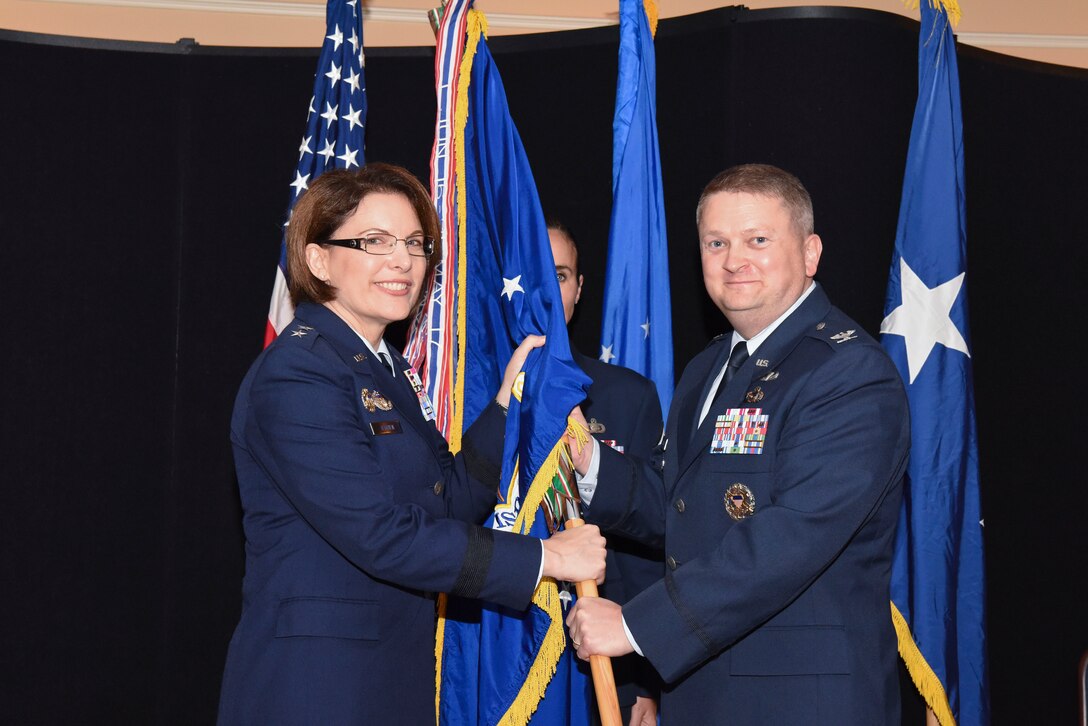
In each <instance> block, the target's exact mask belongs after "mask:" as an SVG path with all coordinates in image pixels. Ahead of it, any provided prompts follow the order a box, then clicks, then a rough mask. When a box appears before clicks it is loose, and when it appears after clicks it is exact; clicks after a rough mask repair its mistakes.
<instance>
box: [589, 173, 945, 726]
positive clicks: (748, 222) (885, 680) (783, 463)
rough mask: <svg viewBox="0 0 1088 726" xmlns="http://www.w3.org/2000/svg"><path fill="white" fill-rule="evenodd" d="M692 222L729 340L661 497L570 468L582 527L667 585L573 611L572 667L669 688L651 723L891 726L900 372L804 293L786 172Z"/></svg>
mask: <svg viewBox="0 0 1088 726" xmlns="http://www.w3.org/2000/svg"><path fill="white" fill-rule="evenodd" d="M696 219H697V224H698V229H699V249H700V258H701V262H702V269H703V281H704V284H705V285H706V289H707V293H708V294H709V295H710V298H711V299H712V300H713V301H714V303H715V304H716V305H717V306H718V308H719V309H720V310H721V311H722V313H723V314H724V315H725V317H726V319H727V320H728V321H729V323H730V325H731V326H732V328H733V330H732V333H731V334H726V335H724V336H720V337H719V338H717V339H715V341H714V342H713V343H712V344H711V345H710V346H709V347H708V348H707V350H705V351H704V352H703V353H701V354H700V355H698V356H696V357H695V358H694V359H693V360H692V362H691V363H690V364H689V365H688V367H687V369H686V370H685V371H684V375H683V377H682V378H681V380H680V383H679V386H678V387H677V389H676V394H675V397H674V398H673V403H672V406H671V410H670V411H669V418H668V422H667V426H666V445H665V447H664V454H663V455H664V472H663V479H664V482H663V483H664V486H663V487H662V486H660V485H659V486H658V487H656V488H655V487H653V486H647V484H646V482H647V480H650V481H654V480H655V479H656V480H657V481H658V482H659V483H660V482H661V478H660V477H661V476H662V475H659V474H658V473H657V471H656V470H655V468H654V467H652V466H649V465H647V464H644V463H641V462H639V461H637V460H635V459H634V458H632V457H621V456H618V455H613V454H612V452H610V451H609V450H608V449H607V448H606V447H601V446H598V445H594V446H592V447H586V449H585V450H584V452H583V453H582V454H580V455H579V456H578V461H577V462H576V463H577V468H578V471H579V472H580V473H582V474H584V477H583V481H582V482H581V483H582V485H583V486H584V487H586V488H594V487H595V490H594V491H593V493H592V495H591V496H590V497H584V498H587V499H590V500H591V501H590V505H589V508H588V512H587V519H589V520H591V521H594V522H596V523H598V524H599V525H600V526H601V529H602V530H606V531H608V530H611V531H613V532H620V533H624V534H626V535H628V536H632V537H635V538H639V539H642V540H643V541H646V542H650V543H657V544H662V545H663V546H664V548H665V554H666V560H665V561H666V570H665V577H664V579H663V580H661V581H659V582H657V583H655V584H653V585H652V586H650V587H649V588H647V589H646V590H645V591H643V592H642V593H641V594H639V595H637V596H636V597H634V598H633V599H631V600H630V601H629V602H628V603H626V604H625V605H623V606H622V608H621V606H619V605H617V604H614V603H611V602H609V601H607V600H605V599H591V598H583V599H582V600H580V601H579V603H578V604H577V606H576V607H575V608H574V609H573V610H572V612H571V614H570V615H569V617H568V624H569V626H570V632H571V637H572V639H573V640H574V641H575V642H576V644H577V648H578V655H579V656H580V657H582V658H586V657H588V656H589V655H590V654H594V653H597V654H604V655H612V656H616V655H620V654H623V653H628V652H630V651H632V650H635V651H637V652H640V653H642V654H643V655H644V656H645V657H646V658H647V660H649V662H650V663H651V664H652V665H653V666H654V667H655V668H656V669H657V671H658V672H659V673H660V674H661V676H662V677H663V678H664V680H665V681H666V686H665V689H664V692H663V693H662V700H661V716H662V723H663V724H685V725H687V724H709V723H726V722H728V723H729V724H731V725H738V726H744V725H746V724H801V723H804V724H835V725H836V726H841V725H843V724H858V725H869V724H890V723H898V721H899V713H900V711H899V685H898V678H897V671H896V657H897V656H896V641H895V634H894V631H893V629H892V623H891V616H890V611H889V595H888V580H889V574H890V571H891V557H892V549H893V540H894V535H895V527H896V522H897V515H898V512H899V506H900V502H901V499H902V479H903V471H904V467H905V465H906V460H907V453H908V448H909V421H908V410H907V401H906V397H905V395H904V392H903V388H902V384H901V382H900V378H899V376H898V374H897V372H896V369H895V367H894V366H893V365H892V363H891V362H890V361H889V360H888V358H887V357H886V356H885V354H884V352H883V350H882V349H881V348H880V346H879V345H878V344H877V343H876V342H875V341H873V340H872V339H871V338H870V337H869V336H868V335H866V334H865V333H864V332H863V331H862V330H861V326H859V325H858V324H857V323H855V322H854V321H853V320H851V319H850V318H848V317H847V316H846V315H844V314H843V313H842V312H841V311H839V310H838V309H836V308H834V307H832V305H831V304H830V302H829V301H828V299H827V296H826V295H825V294H824V292H823V290H822V289H821V288H820V286H819V285H818V284H816V283H815V281H814V279H813V277H814V276H815V274H816V268H817V265H818V263H819V261H820V254H821V251H822V243H821V240H820V238H819V237H818V236H817V235H815V234H814V233H813V217H812V202H811V199H810V198H809V195H808V192H807V191H806V190H805V188H804V187H803V186H802V185H801V183H800V182H799V181H798V180H797V179H796V178H795V177H794V176H792V175H791V174H788V173H787V172H784V171H782V170H781V169H777V168H775V167H770V166H764V165H745V166H741V167H734V168H732V169H728V170H726V171H725V172H722V173H721V174H719V175H718V176H717V177H715V179H714V180H712V181H711V182H710V184H709V185H708V186H707V188H706V189H705V190H704V191H703V194H702V197H701V198H700V200H699V206H698V211H697V213H696ZM923 454H924V452H923Z"/></svg>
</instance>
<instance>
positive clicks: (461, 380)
mask: <svg viewBox="0 0 1088 726" xmlns="http://www.w3.org/2000/svg"><path fill="white" fill-rule="evenodd" d="M467 35H468V38H467V39H466V41H465V54H464V55H463V56H462V57H461V70H460V74H459V75H458V77H457V108H456V110H455V111H454V116H453V118H454V124H456V131H455V132H454V141H453V149H454V151H453V155H454V161H455V162H456V164H457V373H456V374H455V377H454V380H453V391H452V396H451V400H450V407H451V408H452V409H453V420H452V422H451V424H450V452H451V453H454V454H456V453H457V452H458V451H460V450H461V436H462V434H463V431H462V428H463V427H464V425H465V344H466V336H467V335H468V322H467V318H466V310H467V307H466V305H467V302H468V301H467V300H465V297H466V294H465V293H466V289H467V287H468V244H467V242H468V200H467V192H466V191H465V125H466V124H467V123H468V83H469V81H470V80H471V79H472V59H473V58H474V57H475V56H476V46H478V45H479V44H480V36H481V35H482V36H484V37H485V38H486V37H487V18H485V17H484V14H483V13H481V12H480V11H478V10H469V11H468V25H467Z"/></svg>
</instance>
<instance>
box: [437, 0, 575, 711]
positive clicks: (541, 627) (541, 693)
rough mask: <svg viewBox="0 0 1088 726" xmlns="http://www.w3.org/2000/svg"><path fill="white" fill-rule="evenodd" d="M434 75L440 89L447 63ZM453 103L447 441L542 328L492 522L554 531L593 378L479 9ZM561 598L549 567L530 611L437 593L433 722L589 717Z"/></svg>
mask: <svg viewBox="0 0 1088 726" xmlns="http://www.w3.org/2000/svg"><path fill="white" fill-rule="evenodd" d="M470 4H471V3H470ZM450 12H451V7H447V8H446V10H445V13H450ZM449 22H451V23H452V19H450V20H449ZM446 23H447V18H446V17H443V21H442V26H445V25H446ZM440 31H441V26H440ZM439 42H440V51H439V52H440V53H442V52H443V49H442V46H441V44H442V39H441V38H440V41H439ZM438 83H439V84H440V85H439V92H440V93H441V92H442V88H441V83H442V78H441V76H440V77H439V79H438ZM453 109H454V114H453V118H452V123H451V124H450V129H451V132H452V137H453V138H452V141H453V144H452V150H451V149H449V148H448V147H447V150H446V151H447V153H448V154H452V157H453V160H454V162H453V168H454V181H453V184H452V187H451V186H450V185H449V184H448V183H447V186H446V188H445V193H446V194H449V193H450V191H451V189H452V190H455V193H456V200H455V201H454V203H453V209H454V210H455V211H456V219H457V224H456V235H457V242H456V244H457V245H458V247H457V253H456V259H457V272H456V275H455V276H448V277H447V278H446V285H447V286H450V285H453V284H454V283H456V291H457V292H456V301H455V303H453V305H452V306H450V304H449V303H448V302H447V307H452V308H453V309H454V311H455V312H454V314H453V315H452V320H453V324H454V330H455V337H454V344H453V346H452V348H453V361H454V366H453V375H452V381H453V385H452V390H451V396H450V401H451V405H450V408H451V412H452V416H451V433H450V440H451V445H452V441H453V440H454V436H455V435H459V433H460V429H461V428H463V427H467V426H469V425H470V424H471V423H472V422H473V421H474V420H475V419H476V418H477V417H478V416H479V414H480V412H482V411H483V409H484V408H485V407H486V406H488V405H489V404H490V403H491V400H492V398H493V397H494V395H495V391H496V390H497V389H498V386H499V382H500V381H501V378H502V375H503V371H504V369H505V365H506V361H507V360H508V359H509V357H510V355H511V353H512V352H513V349H514V345H515V344H516V343H518V342H520V341H521V340H522V339H524V337H525V336H526V335H530V334H536V335H545V336H546V337H547V342H546V344H545V345H544V346H543V347H542V348H539V349H536V350H534V351H533V352H532V353H530V355H529V358H528V359H527V360H526V363H525V366H524V369H523V370H524V373H523V376H522V377H521V378H520V379H519V384H518V385H517V386H516V387H515V389H514V392H513V396H512V397H511V400H510V407H509V411H508V416H507V421H506V432H505V440H504V451H503V460H502V474H501V483H500V490H499V492H498V494H499V496H498V502H497V504H496V507H495V511H494V512H493V513H492V515H491V516H490V517H489V519H488V522H487V525H486V526H489V527H492V528H495V529H501V530H509V531H514V532H517V533H520V534H524V535H526V536H533V537H539V538H546V537H548V536H550V534H551V533H552V532H553V531H555V529H557V528H559V527H562V526H563V519H564V514H563V513H562V510H561V509H560V510H559V511H555V507H554V506H553V507H549V508H544V507H542V505H544V504H545V502H548V501H552V500H554V499H555V497H554V496H553V495H552V492H553V490H555V489H561V490H562V491H565V492H566V493H565V494H564V495H563V496H569V495H570V491H569V481H570V479H569V477H570V472H569V466H570V465H569V458H570V455H569V451H568V450H567V448H566V444H565V442H564V434H565V433H566V432H567V430H568V418H567V417H568V414H569V412H570V410H571V409H572V408H573V407H574V406H575V405H576V404H578V403H580V402H581V401H582V400H583V399H584V398H585V392H586V390H587V388H588V385H589V379H588V378H587V377H586V376H585V374H584V373H582V371H581V370H580V369H579V368H578V367H577V365H576V364H575V363H574V361H573V359H572V358H571V354H570V348H569V342H568V338H567V335H566V325H565V320H564V317H563V305H562V301H561V298H560V294H559V285H558V282H557V280H556V277H555V264H554V261H553V260H552V256H551V245H550V243H549V241H548V233H547V227H546V225H545V222H544V215H543V211H542V210H541V207H540V200H539V197H538V196H537V192H536V187H535V183H534V181H533V176H532V172H531V171H530V168H529V163H528V160H527V159H526V157H525V150H524V148H523V146H522V144H521V140H520V138H519V136H518V133H517V129H516V128H515V126H514V123H513V120H512V119H511V118H510V112H509V109H508V107H507V104H506V94H505V90H504V89H503V86H502V81H501V79H500V77H499V73H498V69H497V68H496V66H495V63H494V60H493V59H492V57H491V54H490V51H489V50H488V48H487V42H486V21H485V20H484V18H483V15H482V14H480V13H478V12H477V11H475V10H469V12H468V18H467V25H466V43H465V48H464V51H463V55H462V56H461V67H460V69H459V70H458V79H457V96H456V99H455V101H454V103H453ZM436 147H437V143H436ZM448 206H449V205H448V204H447V208H448ZM447 229H450V226H449V225H448V223H447ZM447 274H448V271H447ZM448 299H449V298H448V297H447V300H448ZM420 327H421V328H422V327H424V326H420ZM431 327H433V325H432V326H431ZM432 374H433V371H432ZM564 462H566V463H564ZM564 481H566V482H567V483H568V486H567V487H566V488H565V489H563V487H564V485H563V482H564ZM563 600H564V598H563V597H561V596H560V586H559V584H558V583H556V582H555V581H554V580H552V579H551V578H544V579H543V580H542V581H541V583H540V585H539V586H538V588H537V590H536V592H535V593H534V595H533V601H532V604H531V605H530V606H529V607H528V609H527V610H526V611H524V612H515V611H512V610H509V609H505V608H501V607H498V606H495V605H493V604H490V603H482V604H481V603H479V602H477V601H465V600H459V599H457V598H449V599H447V600H446V601H445V603H444V604H443V605H440V620H439V628H438V638H437V643H436V648H437V660H438V673H437V679H438V683H437V686H438V703H437V704H436V705H437V712H438V720H439V723H440V724H448V725H449V726H453V725H454V724H457V725H458V726H459V725H460V724H469V723H471V724H514V725H516V726H524V724H526V723H529V722H530V719H531V720H532V723H534V724H570V723H586V722H587V720H588V711H589V703H588V698H587V695H588V694H587V692H586V691H587V680H586V678H585V676H584V674H583V673H582V672H581V671H580V670H579V669H578V668H577V665H576V663H575V662H574V661H575V657H574V655H573V653H572V651H571V650H570V649H569V648H567V642H566V636H565V632H564V628H563Z"/></svg>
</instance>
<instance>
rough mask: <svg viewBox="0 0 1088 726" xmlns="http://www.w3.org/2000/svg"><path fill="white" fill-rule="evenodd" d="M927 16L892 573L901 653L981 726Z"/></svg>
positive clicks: (952, 127) (900, 289) (979, 579)
mask: <svg viewBox="0 0 1088 726" xmlns="http://www.w3.org/2000/svg"><path fill="white" fill-rule="evenodd" d="M942 5H944V6H945V7H941V8H934V7H930V5H929V2H928V0H926V1H925V2H923V3H922V18H921V21H922V24H921V36H920V41H919V53H918V103H917V106H916V108H915V112H914V122H913V126H912V128H911V135H910V147H909V150H908V153H907V165H906V173H905V178H904V181H903V197H902V201H901V204H900V208H899V226H898V229H897V231H896V240H895V251H894V253H893V255H892V265H891V274H890V277H889V280H888V296H887V302H886V305H885V315H886V317H885V318H884V321H883V323H881V326H880V330H881V333H882V337H881V340H882V342H883V344H884V347H885V348H886V349H887V351H888V353H889V354H890V355H891V357H892V359H893V360H894V361H895V363H896V365H897V366H898V367H899V370H900V372H901V373H902V375H903V378H904V380H905V381H906V383H907V396H908V398H909V399H910V411H911V458H910V465H909V468H908V471H907V476H908V481H907V487H906V490H905V496H904V500H903V509H902V511H901V514H900V521H899V529H898V532H897V536H896V550H895V559H894V561H893V566H892V580H891V598H892V617H893V619H894V621H895V625H896V631H897V633H898V636H899V652H900V654H901V655H902V657H903V660H904V661H905V662H906V664H907V668H908V670H909V671H910V673H911V677H912V678H913V679H914V682H915V684H916V685H917V687H918V689H919V691H920V692H921V694H922V695H923V697H924V698H925V699H926V702H927V703H928V704H929V707H930V708H931V709H932V710H933V712H934V714H935V715H936V716H937V718H938V719H939V721H940V722H941V724H942V726H949V725H950V724H954V723H959V724H987V723H989V711H990V709H989V697H988V683H987V666H986V635H985V620H986V619H985V607H984V605H985V587H984V578H983V574H984V573H983V552H982V514H981V511H980V507H979V482H978V451H977V444H976V427H975V411H974V392H973V381H972V369H971V354H970V347H969V344H968V341H969V340H970V337H969V331H968V325H967V286H966V262H967V260H966V239H967V238H966V231H965V225H964V221H965V213H964V183H963V180H964V177H963V130H962V120H961V115H960V93H959V78H958V72H957V68H956V48H955V41H954V39H953V36H952V29H951V26H950V21H949V14H950V12H951V13H953V14H955V15H957V16H958V12H959V9H958V8H957V7H955V6H954V4H953V5H952V6H951V7H947V6H948V3H942Z"/></svg>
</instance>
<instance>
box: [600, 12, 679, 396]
mask: <svg viewBox="0 0 1088 726" xmlns="http://www.w3.org/2000/svg"><path fill="white" fill-rule="evenodd" d="M656 84H657V71H656V68H655V59H654V38H653V33H652V31H651V29H650V22H649V19H648V18H647V15H646V10H645V9H644V7H643V2H642V0H620V52H619V76H618V80H617V82H616V111H615V116H614V117H613V121H612V221H611V225H610V228H609V234H608V266H607V268H606V272H605V283H604V314H603V322H602V325H601V353H600V359H601V360H603V361H604V362H605V363H616V364H619V365H622V366H626V367H627V368H630V369H632V370H634V371H637V372H639V373H641V374H642V375H644V376H646V377H647V378H649V379H650V380H652V381H653V382H654V384H655V385H656V386H657V392H658V395H659V396H660V397H661V410H662V411H668V410H669V401H671V400H672V389H673V371H672V309H671V301H670V295H669V256H668V244H667V239H666V236H665V198H664V192H663V189H662V183H661V154H660V151H659V149H658V143H657V99H656V93H657V91H656Z"/></svg>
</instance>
